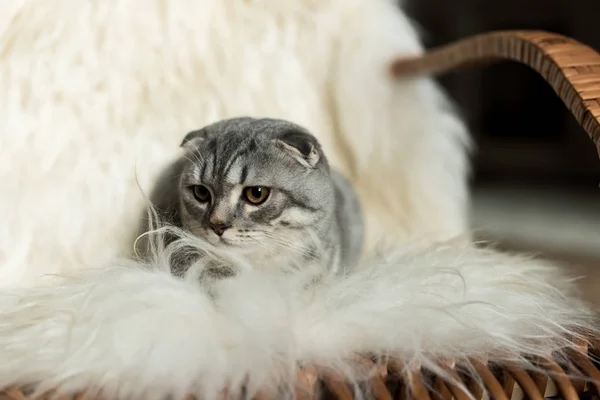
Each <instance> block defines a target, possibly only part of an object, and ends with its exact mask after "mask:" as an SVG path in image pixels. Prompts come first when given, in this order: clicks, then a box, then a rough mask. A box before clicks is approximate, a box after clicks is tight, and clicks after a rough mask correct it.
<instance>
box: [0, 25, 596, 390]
mask: <svg viewBox="0 0 600 400" xmlns="http://www.w3.org/2000/svg"><path fill="white" fill-rule="evenodd" d="M503 59H508V60H514V61H518V62H521V63H523V64H526V65H528V66H530V67H531V68H533V69H534V70H535V71H537V72H538V73H539V74H540V75H542V76H543V77H544V79H546V81H548V83H549V84H550V85H551V86H552V87H553V88H554V90H555V92H556V93H557V94H558V95H559V96H560V98H561V99H562V100H563V101H564V103H565V104H566V105H567V107H568V108H569V110H570V111H571V112H572V113H573V115H574V116H575V118H576V119H577V121H578V122H579V123H580V124H581V125H582V126H583V128H584V129H585V131H586V132H587V133H588V134H589V135H590V137H591V138H592V140H593V141H594V143H595V144H596V147H597V148H598V150H599V151H600V55H599V54H598V53H596V52H595V51H594V50H592V49H591V48H589V47H587V46H584V45H582V44H580V43H578V42H576V41H575V40H572V39H569V38H566V37H563V36H560V35H556V34H551V33H546V32H532V31H514V32H494V33H488V34H483V35H479V36H475V37H472V38H467V39H465V40H462V41H459V42H456V43H453V44H450V45H448V46H445V47H443V48H440V49H436V50H433V51H430V52H429V53H427V54H425V55H424V56H422V57H418V58H411V59H406V58H399V59H398V60H396V61H394V62H393V63H392V67H391V71H392V73H393V74H394V75H395V76H397V77H400V76H406V75H424V74H428V75H431V74H439V73H443V72H448V71H450V70H452V69H456V68H459V67H464V66H469V65H474V64H482V63H487V62H491V61H494V60H503ZM580 346H581V352H575V351H574V352H572V356H571V360H570V363H567V364H568V365H565V364H564V363H562V362H558V361H556V360H553V359H552V358H548V359H543V360H537V361H535V362H534V364H535V365H536V366H537V367H538V368H537V370H536V372H531V371H525V370H523V369H521V368H519V367H517V366H515V365H491V364H489V363H487V362H485V360H478V359H471V360H470V364H471V367H474V369H475V372H476V374H477V375H478V377H479V379H474V378H473V377H472V376H471V377H468V376H467V375H465V374H463V373H462V372H461V371H463V370H464V366H462V365H460V364H456V363H454V362H452V361H451V360H446V361H444V362H440V363H439V366H440V367H441V368H442V369H443V370H444V371H446V372H447V374H449V376H451V377H453V378H454V382H456V383H455V384H452V385H451V384H448V383H446V380H444V379H442V378H440V377H439V376H436V375H435V374H434V373H433V372H431V371H428V370H425V369H422V368H413V369H411V370H410V371H411V372H409V373H407V372H406V371H407V368H405V367H404V366H403V365H400V364H399V363H396V362H378V361H373V360H371V359H370V358H368V357H366V358H360V359H359V360H358V362H359V363H360V364H361V365H363V366H364V367H366V368H367V369H370V370H371V372H372V373H371V374H369V376H370V377H371V378H370V379H369V380H368V382H362V383H359V384H358V385H351V384H350V383H349V382H346V381H344V379H342V378H341V375H339V374H336V373H335V371H323V370H319V369H317V368H313V367H302V368H299V371H298V384H297V387H298V389H297V392H296V394H297V397H298V398H301V399H313V398H337V399H353V398H355V397H357V395H360V396H363V397H366V398H376V399H393V398H394V399H395V398H402V399H408V398H415V399H419V400H431V399H441V400H450V399H452V398H456V399H457V400H466V399H468V398H475V399H482V398H484V397H485V396H489V397H491V398H494V399H497V400H503V399H506V400H508V399H521V398H529V399H532V400H539V399H543V398H545V397H554V396H559V397H561V398H564V399H567V400H573V399H579V398H596V397H598V395H599V394H600V370H599V368H598V364H596V363H595V361H594V360H596V359H597V357H596V356H600V341H596V340H595V339H594V338H592V339H590V340H589V341H587V342H581V343H580ZM585 354H587V357H585V356H584V355H585ZM574 367H575V368H577V372H578V374H577V378H570V377H572V376H573V374H571V372H573V368H574ZM461 384H462V385H461ZM461 386H462V387H464V388H466V390H467V391H468V392H469V393H467V392H466V391H465V390H464V389H462V388H461ZM484 388H485V390H484ZM486 392H487V393H486ZM29 393H31V392H29V391H28V389H25V388H7V389H5V390H4V391H1V392H0V400H4V399H11V400H24V399H29V398H32V397H30V395H29ZM484 393H486V394H485V395H484ZM52 397H53V396H52V394H51V393H49V394H48V395H44V396H43V397H42V398H52ZM88 397H89V396H85V393H79V394H75V395H73V396H72V397H68V398H72V399H83V398H88ZM227 397H228V396H227V394H226V393H224V395H223V398H227ZM256 397H258V398H270V397H276V395H266V394H263V395H259V396H256ZM38 398H39V397H38ZM61 398H65V397H61ZM190 398H191V397H190Z"/></svg>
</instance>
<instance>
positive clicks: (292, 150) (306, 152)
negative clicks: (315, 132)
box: [275, 130, 321, 168]
mask: <svg viewBox="0 0 600 400" xmlns="http://www.w3.org/2000/svg"><path fill="white" fill-rule="evenodd" d="M275 143H276V144H277V145H279V147H280V148H281V149H283V150H284V151H286V152H287V153H288V154H289V155H291V156H292V157H293V158H294V159H296V161H298V162H299V163H300V164H302V165H304V166H306V167H310V168H313V167H314V166H315V165H317V163H318V162H319V160H320V159H321V154H320V146H319V143H318V142H317V139H316V138H315V137H314V136H312V135H311V134H309V133H306V132H302V131H298V130H291V131H286V132H284V133H283V134H281V135H280V136H279V137H278V138H277V139H275Z"/></svg>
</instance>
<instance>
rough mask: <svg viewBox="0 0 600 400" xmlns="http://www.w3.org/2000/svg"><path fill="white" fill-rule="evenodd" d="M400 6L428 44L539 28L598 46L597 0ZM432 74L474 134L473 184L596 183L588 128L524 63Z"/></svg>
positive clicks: (419, 1) (454, 0)
mask: <svg viewBox="0 0 600 400" xmlns="http://www.w3.org/2000/svg"><path fill="white" fill-rule="evenodd" d="M405 9H406V11H407V12H408V13H409V15H410V16H411V17H412V18H413V19H414V20H415V21H416V22H417V23H418V25H420V27H421V29H422V33H423V37H424V41H425V44H426V46H427V47H428V48H430V47H433V46H437V45H440V44H444V43H448V42H451V41H453V40H456V39H460V38H463V37H465V36H469V35H474V34H477V33H481V32H486V31H490V30H505V29H541V30H547V31H552V32H557V33H561V34H564V35H568V36H571V37H573V38H575V39H577V40H579V41H581V42H583V43H586V44H588V45H590V46H592V47H594V48H595V49H597V50H600V0H571V1H566V0H408V1H407V4H406V5H405ZM439 81H440V82H441V83H442V84H443V85H444V87H445V88H446V89H447V90H448V91H449V93H450V94H451V96H452V97H453V98H454V99H455V101H456V102H457V103H458V104H459V106H460V109H461V111H462V112H463V114H464V117H465V118H466V120H467V121H468V123H469V126H470V128H471V130H472V133H473V135H474V137H475V138H476V141H477V144H478V147H479V151H478V153H477V154H475V158H474V163H475V176H474V178H475V183H476V184H484V183H487V182H492V181H498V180H501V181H513V182H526V183H530V182H535V183H536V184H543V183H548V184H552V185H554V184H561V185H567V186H570V187H573V186H574V187H577V188H578V189H580V190H584V189H586V188H587V189H588V190H589V189H592V190H593V189H595V188H597V187H598V182H600V162H598V158H597V155H596V152H595V149H594V147H593V146H591V145H590V143H591V142H590V141H589V139H588V138H587V135H586V134H585V133H584V132H583V131H582V129H581V128H580V127H579V126H578V124H577V123H576V122H575V120H574V119H573V118H572V117H571V115H570V114H569V113H568V111H567V110H566V108H565V107H564V106H563V104H562V103H561V102H560V100H559V99H558V97H556V95H555V94H554V92H553V91H552V89H551V88H550V87H549V86H548V85H547V84H546V82H545V81H543V79H541V78H540V77H539V76H538V75H536V74H535V73H534V72H532V71H530V70H529V69H528V68H527V67H525V66H521V65H518V64H514V63H508V62H507V63H503V64H500V65H494V66H491V67H485V68H473V69H469V70H467V71H462V72H458V73H453V74H451V75H448V76H445V77H442V78H441V79H439ZM599 199H600V198H599Z"/></svg>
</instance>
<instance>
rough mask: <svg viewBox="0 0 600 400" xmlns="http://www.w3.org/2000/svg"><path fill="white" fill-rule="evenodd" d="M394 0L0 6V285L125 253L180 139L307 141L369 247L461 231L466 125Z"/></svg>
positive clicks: (32, 0)
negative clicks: (323, 160)
mask: <svg viewBox="0 0 600 400" xmlns="http://www.w3.org/2000/svg"><path fill="white" fill-rule="evenodd" d="M420 51H421V46H420V44H419V41H418V38H417V35H416V34H415V30H414V29H413V28H412V27H411V25H410V23H409V21H408V20H407V18H406V17H405V16H404V15H403V14H402V13H401V12H400V11H399V9H397V6H396V4H395V2H394V1H392V0H324V1H313V0H301V1H295V0H278V1H266V0H250V1H248V0H180V1H169V2H167V1H164V0H149V1H145V0H144V1H142V0H126V1H122V0H85V1H82V0H55V1H52V2H47V1H42V0H12V1H3V2H2V11H1V12H0V82H1V83H2V85H1V86H0V182H2V190H1V191H0V211H1V212H2V221H3V223H2V224H1V225H0V285H1V286H12V285H23V284H30V283H32V282H33V281H34V280H35V278H36V277H37V276H39V275H40V274H44V273H57V272H66V271H69V270H74V269H78V268H81V266H86V265H87V266H90V265H103V263H105V262H107V261H108V260H111V259H112V258H113V257H115V256H118V255H124V254H126V253H127V252H128V251H129V250H130V249H131V243H132V240H133V238H134V232H135V224H136V221H137V218H138V217H139V212H140V210H141V209H142V208H143V199H142V196H141V191H140V188H139V187H138V185H137V182H136V173H137V178H138V179H139V183H140V185H141V188H142V189H143V190H144V191H146V192H148V191H149V190H150V187H151V183H152V180H153V178H154V177H155V176H156V174H157V172H158V171H159V170H160V169H161V168H162V167H163V166H165V164H166V163H167V162H168V161H169V160H171V159H172V158H173V157H175V155H176V154H177V152H178V145H179V143H180V140H181V139H182V137H183V135H184V134H185V133H187V132H188V131H189V130H192V129H197V128H199V127H201V126H203V125H204V124H207V123H210V122H214V121H216V120H218V119H221V118H225V117H232V116H239V115H251V116H270V117H280V118H286V119H290V120H293V121H295V122H297V123H300V124H303V125H305V126H306V127H307V128H309V129H310V130H311V131H313V132H314V133H315V134H316V135H317V136H318V138H319V139H320V140H321V142H322V143H323V146H324V148H325V151H326V152H327V154H328V156H329V157H330V159H331V161H332V163H333V164H334V165H335V166H336V167H338V168H340V169H341V170H342V171H343V172H345V173H346V174H347V175H348V176H350V177H351V178H352V179H353V181H354V182H355V184H356V185H357V188H358V191H359V192H360V195H361V198H362V200H363V202H364V204H365V207H366V209H367V210H368V227H367V229H368V237H367V238H368V248H369V249H372V248H374V247H375V245H376V244H377V243H379V242H380V241H381V240H382V239H385V240H387V241H390V242H392V243H393V242H396V241H397V240H400V239H404V238H406V237H407V236H409V235H411V234H419V235H428V236H431V237H450V236H453V235H455V234H462V233H464V232H465V230H466V227H467V221H466V211H467V195H466V173H467V171H466V170H467V161H466V154H465V149H464V146H465V143H466V141H467V139H466V134H465V130H464V128H463V126H462V124H461V122H460V120H459V119H458V118H457V117H456V116H455V115H454V113H452V112H451V111H450V110H449V108H448V105H447V104H446V102H445V100H444V98H443V96H442V94H441V93H440V91H439V90H438V89H437V88H436V87H435V85H434V84H433V83H432V81H431V80H429V79H418V80H410V81H409V80H405V81H399V82H398V81H395V80H394V79H392V77H391V76H390V74H389V73H388V69H387V68H388V66H389V61H390V60H391V59H392V58H393V57H395V56H397V55H399V54H414V53H419V52H420Z"/></svg>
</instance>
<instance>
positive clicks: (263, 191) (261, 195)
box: [244, 186, 270, 206]
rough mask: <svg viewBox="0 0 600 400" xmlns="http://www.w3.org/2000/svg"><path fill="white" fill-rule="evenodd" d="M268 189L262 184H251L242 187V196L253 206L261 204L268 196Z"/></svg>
mask: <svg viewBox="0 0 600 400" xmlns="http://www.w3.org/2000/svg"><path fill="white" fill-rule="evenodd" d="M269 193H270V190H269V188H268V187H264V186H251V187H247V188H245V189H244V196H245V197H246V200H248V201H249V202H250V203H251V204H254V205H255V206H257V205H259V204H262V203H264V202H265V200H267V198H268V197H269Z"/></svg>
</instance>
